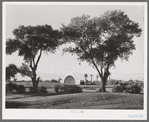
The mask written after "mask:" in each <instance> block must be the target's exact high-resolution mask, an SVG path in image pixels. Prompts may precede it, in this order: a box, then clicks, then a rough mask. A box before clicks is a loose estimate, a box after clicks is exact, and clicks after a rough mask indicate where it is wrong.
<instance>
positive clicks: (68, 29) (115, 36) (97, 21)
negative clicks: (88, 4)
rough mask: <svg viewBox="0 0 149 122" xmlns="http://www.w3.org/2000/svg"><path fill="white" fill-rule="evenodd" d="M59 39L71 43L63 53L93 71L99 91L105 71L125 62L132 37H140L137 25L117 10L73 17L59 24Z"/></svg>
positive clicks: (108, 73)
mask: <svg viewBox="0 0 149 122" xmlns="http://www.w3.org/2000/svg"><path fill="white" fill-rule="evenodd" d="M61 31H62V32H63V40H64V42H67V43H74V44H75V46H70V47H68V48H65V49H64V52H70V53H72V54H77V56H78V59H79V60H81V61H86V62H88V63H89V64H90V65H92V66H93V67H94V68H96V70H97V72H98V74H99V76H100V78H101V81H102V85H101V91H102V92H105V91H106V89H105V84H106V82H107V78H108V76H109V75H110V72H109V69H110V68H111V67H112V66H115V65H114V64H115V61H116V60H117V59H118V58H120V59H121V60H128V58H129V55H130V54H132V51H133V50H134V49H135V45H134V41H133V37H135V36H136V37H139V36H140V35H141V31H142V30H141V29H140V28H139V25H138V23H136V22H133V21H132V20H130V19H129V17H128V16H127V15H126V14H124V12H122V11H121V10H114V11H107V12H105V13H104V14H103V15H102V16H100V17H94V18H90V16H89V15H83V16H81V17H79V16H77V17H74V18H72V19H71V21H70V23H69V24H68V25H67V26H66V25H62V28H61Z"/></svg>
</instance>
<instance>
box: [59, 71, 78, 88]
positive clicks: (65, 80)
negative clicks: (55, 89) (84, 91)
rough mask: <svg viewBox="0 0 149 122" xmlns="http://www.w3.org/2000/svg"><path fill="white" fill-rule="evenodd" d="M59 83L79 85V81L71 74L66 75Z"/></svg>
mask: <svg viewBox="0 0 149 122" xmlns="http://www.w3.org/2000/svg"><path fill="white" fill-rule="evenodd" d="M61 83H67V84H76V85H79V84H80V80H79V79H78V78H77V76H76V75H75V74H73V73H69V74H66V75H65V76H64V78H63V79H62V81H61Z"/></svg>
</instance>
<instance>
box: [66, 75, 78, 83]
mask: <svg viewBox="0 0 149 122" xmlns="http://www.w3.org/2000/svg"><path fill="white" fill-rule="evenodd" d="M64 83H67V84H76V80H75V78H74V77H73V76H71V75H69V76H67V77H66V78H65V79H64Z"/></svg>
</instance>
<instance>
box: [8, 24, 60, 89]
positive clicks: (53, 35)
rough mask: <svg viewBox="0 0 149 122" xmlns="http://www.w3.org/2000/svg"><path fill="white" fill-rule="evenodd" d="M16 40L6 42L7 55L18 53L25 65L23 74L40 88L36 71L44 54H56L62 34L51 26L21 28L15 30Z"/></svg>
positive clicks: (22, 70) (21, 70)
mask: <svg viewBox="0 0 149 122" xmlns="http://www.w3.org/2000/svg"><path fill="white" fill-rule="evenodd" d="M13 35H14V36H15V38H14V39H8V40H7V42H6V53H7V54H8V55H11V54H12V53H14V52H16V51H17V52H18V55H19V56H22V57H23V59H24V61H25V63H23V65H22V67H21V68H20V72H21V74H24V75H27V76H29V77H30V78H31V79H32V81H33V86H34V87H35V88H36V90H37V87H38V78H37V74H36V70H37V67H38V64H39V60H40V58H41V55H42V52H51V53H54V52H55V49H56V48H57V47H58V46H59V44H60V43H59V39H60V38H61V34H60V32H59V31H58V30H53V28H52V27H51V26H50V25H43V26H41V25H38V26H26V27H25V26H19V27H18V28H16V29H14V31H13Z"/></svg>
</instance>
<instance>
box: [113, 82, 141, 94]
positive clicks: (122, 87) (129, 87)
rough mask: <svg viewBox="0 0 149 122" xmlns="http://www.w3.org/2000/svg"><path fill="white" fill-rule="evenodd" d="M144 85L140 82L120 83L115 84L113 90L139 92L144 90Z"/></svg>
mask: <svg viewBox="0 0 149 122" xmlns="http://www.w3.org/2000/svg"><path fill="white" fill-rule="evenodd" d="M142 87H143V86H142V85H140V84H138V83H132V84H128V83H120V84H119V85H117V86H115V87H114V88H113V89H112V91H113V92H125V93H134V94H139V93H140V92H141V91H142Z"/></svg>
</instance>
